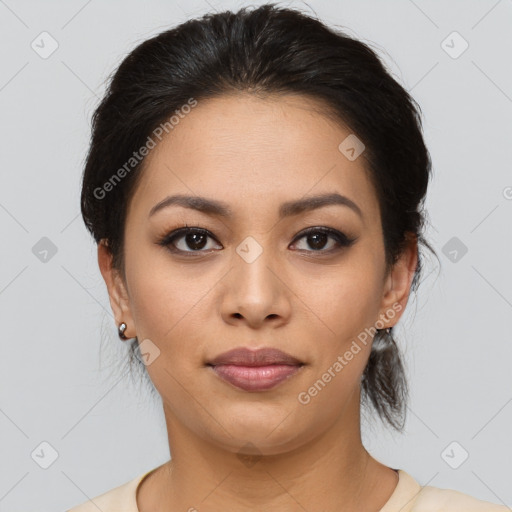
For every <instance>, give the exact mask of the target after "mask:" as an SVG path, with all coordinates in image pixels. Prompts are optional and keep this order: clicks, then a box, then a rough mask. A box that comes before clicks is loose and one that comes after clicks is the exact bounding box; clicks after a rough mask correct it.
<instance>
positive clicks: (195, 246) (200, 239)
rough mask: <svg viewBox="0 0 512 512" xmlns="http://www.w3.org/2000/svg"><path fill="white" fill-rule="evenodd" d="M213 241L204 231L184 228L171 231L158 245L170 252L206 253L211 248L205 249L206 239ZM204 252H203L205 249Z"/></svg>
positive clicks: (208, 233) (209, 234)
mask: <svg viewBox="0 0 512 512" xmlns="http://www.w3.org/2000/svg"><path fill="white" fill-rule="evenodd" d="M209 238H211V239H212V240H215V238H214V237H213V236H212V234H211V233H210V232H209V231H207V230H206V229H202V228H192V227H188V226H187V227H185V228H180V229H177V230H175V231H172V232H171V233H169V234H168V235H166V236H165V237H164V238H163V239H162V240H160V241H159V242H158V243H159V245H163V246H165V247H167V248H168V249H169V250H170V251H171V252H181V253H194V252H207V251H208V250H210V249H212V247H207V245H208V239H209ZM205 248H206V250H203V249H205Z"/></svg>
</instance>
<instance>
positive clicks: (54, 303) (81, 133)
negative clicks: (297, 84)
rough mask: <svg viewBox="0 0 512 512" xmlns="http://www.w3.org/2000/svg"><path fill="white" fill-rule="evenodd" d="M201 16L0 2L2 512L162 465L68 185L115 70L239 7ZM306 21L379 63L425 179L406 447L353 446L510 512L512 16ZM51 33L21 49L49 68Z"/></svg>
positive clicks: (379, 437) (460, 7)
mask: <svg viewBox="0 0 512 512" xmlns="http://www.w3.org/2000/svg"><path fill="white" fill-rule="evenodd" d="M208 2H209V4H210V5H208V3H207V2H206V1H203V0H201V1H199V0H197V1H196V0H190V1H184V0H182V1H180V2H169V1H167V2H165V1H157V0H153V1H145V2H142V1H139V2H136V1H110V2H101V1H99V0H92V1H89V2H87V1H84V0H73V1H68V2H50V1H47V2H35V1H32V2H29V1H15V0H5V1H2V0H0V44H1V48H2V53H1V68H0V109H1V110H0V112H1V125H0V130H1V134H0V135H1V136H0V140H1V141H2V151H0V173H1V188H0V228H1V233H2V244H1V248H0V259H1V265H0V314H1V329H2V348H3V350H2V352H3V357H1V358H0V379H1V381H0V433H1V436H0V453H1V455H0V461H1V462H0V463H1V468H0V511H7V510H9V511H10V512H18V511H22V510H23V511H26V510H30V509H33V510H38V511H57V510H63V509H66V508H68V507H71V506H73V505H77V504H78V503H82V502H83V501H86V500H87V499H88V498H90V497H94V496H96V495H98V494H100V493H103V492H105V491H107V490H109V489H111V488H113V487H114V486H117V485H120V484H122V483H124V482H126V481H127V480H129V479H132V478H134V477H135V476H137V475H139V474H142V473H143V472H145V471H148V470H150V469H152V468H154V467H156V466H157V465H159V464H161V463H163V462H164V461H165V460H167V459H168V456H169V452H168V447H167V438H166V431H165V425H164V420H163V415H162V413H161V411H160V407H159V404H158V403H156V404H154V403H153V402H152V401H151V400H150V398H149V395H146V394H145V393H144V391H143V389H144V388H142V389H141V391H138V388H140V386H138V385H137V384H133V383H132V382H131V381H130V380H129V379H128V378H123V375H122V371H121V366H122V362H123V360H124V356H125V354H126V352H125V351H126V347H125V346H123V345H122V344H121V343H120V342H119V340H118V339H117V336H116V331H115V326H114V322H113V318H112V313H111V310H110V306H109V303H108V297H107V293H106V289H105V286H104V284H103V281H102V279H101V275H100V273H99V270H98V268H97V262H96V247H95V245H94V243H93V241H92V239H91V238H90V237H89V236H88V234H87V232H86V230H85V228H84V226H83V223H82V220H81V218H80V216H79V193H80V175H81V171H82V165H83V161H84V158H85V152H86V150H87V145H88V137H89V130H90V125H89V122H90V116H91V114H92V111H93V108H94V107H95V106H96V104H97V103H98V101H99V98H100V97H101V95H102V94H103V92H104V80H105V78H106V77H107V75H108V73H110V72H111V71H112V70H113V69H114V68H115V67H116V66H117V65H118V64H119V63H120V60H121V59H122V58H123V57H124V56H125V55H126V54H127V53H128V52H129V51H130V50H131V49H133V48H134V46H135V45H137V44H138V43H140V42H142V41H143V40H145V39H147V38H148V37H150V36H151V35H153V34H156V33H157V32H160V31H161V30H164V29H166V28H168V27H170V26H173V25H175V24H177V23H180V22H182V21H184V20H185V19H187V18H189V17H192V16H196V15H200V14H203V13H205V12H207V11H210V10H213V9H215V10H223V9H227V8H230V9H235V8H237V7H238V6H241V5H247V4H245V3H243V2H234V1H220V0H217V1H215V0H208ZM259 3H260V2H254V3H253V4H252V5H257V4H259ZM281 5H290V6H296V7H299V8H302V9H303V10H305V11H306V12H311V10H310V9H309V8H308V6H307V5H305V4H304V3H302V2H286V3H284V2H283V3H282V4H281ZM309 6H310V7H311V9H313V10H314V11H315V12H316V13H317V14H318V16H319V17H320V18H321V19H323V20H324V21H326V22H328V23H329V24H336V25H338V26H341V27H346V31H347V32H348V33H349V34H351V35H353V36H356V37H358V38H360V39H362V40H363V41H365V42H367V43H371V44H372V45H373V47H374V48H376V49H377V50H378V51H379V54H380V55H381V57H382V58H383V59H384V60H385V62H386V63H387V65H388V67H389V69H390V70H391V71H392V72H393V74H394V75H395V77H396V78H397V80H399V81H400V82H401V83H402V84H403V85H404V86H405V87H406V88H407V89H408V90H409V91H411V92H412V94H413V96H414V97H415V98H416V99H417V101H418V102H419V104H420V105H421V108H422V110H423V113H424V127H425V137H426V141H427V145H428V146H429V149H430V151H431V155H432V159H433V163H434V180H433V183H432V185H431V188H430V191H429V195H428V201H427V208H428V211H429V213H430V221H431V225H430V226H429V228H428V231H427V237H428V239H429V240H430V241H431V242H432V244H433V245H434V247H435V248H436V250H437V252H438V253H439V256H440V260H441V267H440V268H439V266H438V265H437V263H436V261H435V260H433V259H432V258H430V259H429V261H427V262H426V267H425V273H424V280H423V282H422V284H421V286H420V290H419V293H418V295H417V297H412V298H411V300H410V302H409V304H408V306H407V310H406V314H405V315H404V317H403V319H402V320H401V322H400V324H399V327H398V329H397V335H398V337H399V339H400V341H399V343H400V346H401V347H402V348H403V350H404V351H405V354H406V361H407V365H408V375H409V379H410V385H411V389H412V395H411V401H410V404H409V410H408V413H409V419H408V422H407V427H406V432H405V434H404V435H397V434H392V433H391V432H390V431H387V430H385V429H383V428H382V426H381V424H380V423H379V422H378V421H375V420H374V421H371V422H370V421H369V422H365V423H364V432H363V434H364V442H365V445H366V446H367V448H368V450H369V451H370V452H371V453H372V454H373V455H374V456H375V457H377V458H378V459H380V460H381V461H382V462H384V463H385V464H387V465H390V466H392V467H395V468H402V469H405V470H406V471H408V472H409V473H410V474H412V475H413V476H414V477H415V478H416V479H417V480H418V481H419V482H420V483H421V484H422V485H427V484H428V485H433V486H436V487H447V488H453V489H458V490H460V491H462V492H466V493H469V494H471V495H473V496H476V497H478V498H480V499H485V500H489V501H493V502H497V503H500V502H503V503H506V504H507V505H508V506H512V469H511V460H512V446H511V445H512V443H511V439H510V432H511V422H512V403H511V402H512V385H511V382H512V381H511V378H510V375H511V360H512V344H511V341H512V335H511V324H510V319H511V317H512V271H511V267H510V262H511V260H512V259H511V256H512V254H511V252H512V251H511V249H512V247H511V246H512V242H511V240H512V237H511V235H512V222H511V220H512V172H511V167H510V162H511V161H512V158H511V156H512V155H511V151H512V149H511V148H512V144H511V140H512V139H511V136H512V123H511V121H512V72H511V67H510V53H511V50H512V35H511V34H512V30H511V29H512V2H511V1H510V0H501V1H495V0H489V1H479V2H477V1H467V0H464V1H450V2H446V1H435V2H434V1H430V2H427V1H420V0H416V1H411V0H402V1H386V2H383V1H358V2H356V1H350V2H348V1H339V2H334V1H332V0H331V1H327V0H325V1H321V0H313V1H310V2H309ZM43 31H47V32H48V33H49V34H50V35H51V37H52V38H53V39H54V40H55V41H57V43H58V49H57V50H56V51H55V52H54V53H53V54H52V55H50V56H48V57H47V58H42V57H41V56H40V53H37V52H36V51H35V50H34V49H33V48H32V47H31V43H32V42H33V41H35V44H36V43H37V44H39V46H40V47H42V46H43V43H41V37H46V38H47V39H45V42H44V48H45V49H46V50H48V49H51V40H50V39H48V36H39V34H40V33H41V32H43ZM454 31H456V32H458V33H459V34H460V36H457V35H455V36H454V35H450V34H452V32H454ZM447 38H448V39H447ZM461 38H463V39H461ZM463 40H465V41H467V43H468V44H469V47H468V48H467V49H466V51H464V52H463V53H462V54H460V55H458V54H459V53H460V51H461V50H462V49H463V44H464V42H463ZM443 41H445V43H443ZM39 51H40V52H41V51H42V49H40V50H39ZM450 54H451V55H450ZM44 237H46V238H47V239H49V240H50V241H51V243H50V242H49V241H48V240H46V239H43V240H42V241H41V239H42V238H44ZM53 246H55V249H56V253H55V254H53V253H52V247H53ZM34 247H35V248H34ZM464 247H466V248H467V253H465V254H464ZM55 249H54V250H55ZM44 250H48V251H49V252H48V253H44ZM454 250H455V251H456V253H457V256H456V257H455V252H453V251H454ZM102 336H103V338H104V341H103V342H102ZM43 442H46V443H49V444H50V445H51V447H52V448H50V447H48V446H47V445H42V446H41V443H43ZM453 442H456V443H457V444H455V445H452V446H451V447H449V445H450V444H451V443H453ZM447 447H449V448H448V450H447V451H446V448H447ZM53 450H54V451H55V454H54V455H55V457H56V459H55V460H54V461H53V462H52V453H54V452H53ZM464 450H465V451H467V452H468V454H469V457H468V459H467V460H466V461H465V462H464V463H462V464H461V465H460V466H458V467H457V468H456V469H455V468H454V467H452V466H457V465H458V464H460V461H461V460H462V458H463V455H464V453H465V452H464ZM37 454H38V455H37ZM43 454H44V455H43ZM36 461H37V462H36ZM41 464H43V465H45V464H46V465H48V464H49V467H48V468H47V469H43V468H42V467H41ZM450 464H451V465H450Z"/></svg>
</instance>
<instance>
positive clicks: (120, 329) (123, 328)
mask: <svg viewBox="0 0 512 512" xmlns="http://www.w3.org/2000/svg"><path fill="white" fill-rule="evenodd" d="M126 327H127V326H126V324H125V323H124V322H122V323H120V324H119V327H118V328H117V334H118V335H119V338H121V340H123V341H125V340H127V339H128V338H127V337H126V336H125V335H124V331H126Z"/></svg>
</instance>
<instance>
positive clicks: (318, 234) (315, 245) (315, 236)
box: [308, 233, 327, 249]
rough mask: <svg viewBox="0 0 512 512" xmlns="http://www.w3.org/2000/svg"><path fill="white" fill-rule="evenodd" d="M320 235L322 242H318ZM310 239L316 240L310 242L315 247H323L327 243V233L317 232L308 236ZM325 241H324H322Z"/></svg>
mask: <svg viewBox="0 0 512 512" xmlns="http://www.w3.org/2000/svg"><path fill="white" fill-rule="evenodd" d="M318 237H320V243H318ZM308 238H309V239H310V240H311V239H313V240H315V239H316V241H313V243H310V244H309V245H310V246H311V247H313V248H314V249H322V247H323V246H324V245H325V242H326V240H325V239H326V238H327V235H326V234H325V233H316V234H314V235H309V237H308ZM322 242H323V243H322Z"/></svg>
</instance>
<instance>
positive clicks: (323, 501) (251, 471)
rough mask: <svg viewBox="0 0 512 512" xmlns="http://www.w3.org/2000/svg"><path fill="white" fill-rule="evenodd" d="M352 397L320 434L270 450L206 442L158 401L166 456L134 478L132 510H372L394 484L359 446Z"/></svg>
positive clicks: (387, 472)
mask: <svg viewBox="0 0 512 512" xmlns="http://www.w3.org/2000/svg"><path fill="white" fill-rule="evenodd" d="M356 399H357V404H352V406H353V407H354V408H355V409H357V415H354V414H349V413H348V411H347V414H344V415H343V417H340V418H339V419H338V420H337V421H336V422H335V423H334V424H332V425H331V426H330V427H329V428H327V429H326V430H325V431H324V432H323V433H321V434H320V435H318V433H314V432H311V433H309V436H310V438H309V439H305V438H304V437H302V438H301V439H300V440H295V441H294V440H289V442H288V446H283V445H281V446H280V447H279V449H276V448H275V446H274V447H273V450H270V449H269V448H267V447H268V444H267V447H266V448H265V449H262V450H260V449H258V448H256V447H255V446H254V444H257V443H254V444H251V443H249V444H248V443H247V441H244V440H240V441H239V443H238V444H236V445H229V444H227V442H226V445H225V446H220V445H219V444H213V443H211V442H209V441H207V440H205V439H204V438H202V437H200V436H198V435H197V433H196V432H193V431H191V430H190V429H188V428H186V427H185V426H184V425H183V423H181V422H179V421H178V420H177V419H176V417H175V416H174V415H173V414H172V412H171V411H170V410H168V408H166V407H165V406H164V412H165V417H166V422H167V430H168V432H169V433H170V434H171V435H170V436H169V437H170V444H169V446H170V448H171V454H172V460H170V461H169V462H167V463H166V464H164V465H162V466H160V467H159V468H158V469H157V470H156V471H155V473H154V474H152V475H150V476H149V477H148V479H147V481H145V482H143V484H142V485H141V487H140V489H139V493H138V497H137V499H138V502H139V510H140V512H146V510H154V511H157V512H160V511H164V510H192V511H193V510H196V509H197V510H205V511H211V512H216V511H219V512H220V511H225V510H237V511H240V512H249V511H253V510H258V509H262V510H265V511H267V512H274V511H275V512H277V511H279V512H283V511H286V512H288V511H289V512H292V511H293V512H295V511H297V512H298V511H301V512H303V511H304V510H319V509H320V510H333V511H334V510H339V509H340V505H341V504H343V510H344V511H345V512H356V511H360V510H368V511H372V510H375V511H376V512H377V511H378V510H380V508H381V507H382V506H383V505H384V503H385V502H386V501H387V500H388V498H389V496H390V495H391V494H392V492H393V490H394V488H395V487H396V483H397V476H396V474H395V472H394V471H392V470H391V469H390V468H388V467H386V466H384V465H382V464H380V463H379V462H378V461H376V460H375V459H373V458H372V457H371V456H370V455H369V453H368V452H367V451H366V449H365V448H364V446H363V445H362V442H361V435H360V424H359V397H358V396H357V397H356ZM354 401H355V400H354ZM355 405H357V407H355ZM348 408H349V407H348ZM349 418H350V419H349ZM302 435H303V436H304V434H302ZM171 440H172V444H171ZM229 441H231V440H229ZM258 446H260V447H263V444H258ZM240 447H242V448H240ZM251 447H252V449H251ZM267 452H268V453H267Z"/></svg>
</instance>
